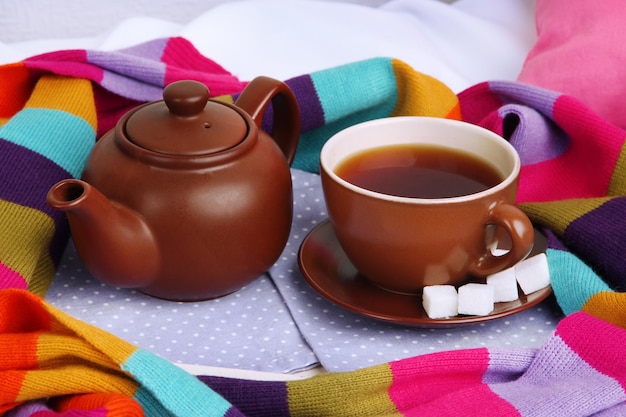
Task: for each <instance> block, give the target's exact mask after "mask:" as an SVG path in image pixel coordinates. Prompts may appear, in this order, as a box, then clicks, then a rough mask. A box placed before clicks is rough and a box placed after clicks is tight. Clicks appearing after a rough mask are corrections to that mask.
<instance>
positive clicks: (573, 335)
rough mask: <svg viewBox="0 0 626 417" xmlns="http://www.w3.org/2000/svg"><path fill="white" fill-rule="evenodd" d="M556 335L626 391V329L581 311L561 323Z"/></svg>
mask: <svg viewBox="0 0 626 417" xmlns="http://www.w3.org/2000/svg"><path fill="white" fill-rule="evenodd" d="M556 335H557V336H559V337H560V338H561V340H563V342H564V343H565V344H567V346H568V347H569V348H570V349H571V350H573V351H574V352H575V353H576V354H577V355H578V357H580V358H581V359H582V360H584V361H585V362H587V363H588V364H589V365H590V366H592V367H593V368H594V369H595V370H596V371H598V372H599V373H601V374H604V375H607V376H609V377H611V378H613V379H614V380H616V381H617V382H618V383H619V384H620V385H621V386H622V387H623V388H624V390H626V361H624V346H626V331H624V329H623V328H621V327H617V326H615V325H613V324H610V323H608V322H605V321H603V320H600V319H598V318H596V317H594V316H592V315H590V314H587V313H583V312H578V313H574V314H572V315H570V316H568V319H567V320H563V321H561V322H560V323H559V326H558V328H557V332H556ZM581 335H593V337H581ZM625 396H626V394H625Z"/></svg>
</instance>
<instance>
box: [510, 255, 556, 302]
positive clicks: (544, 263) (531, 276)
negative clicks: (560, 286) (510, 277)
mask: <svg viewBox="0 0 626 417" xmlns="http://www.w3.org/2000/svg"><path fill="white" fill-rule="evenodd" d="M515 276H516V277H517V282H518V283H519V286H520V288H521V289H522V291H523V292H524V294H530V293H533V292H535V291H538V290H540V289H542V288H545V287H547V286H548V285H550V271H549V270H548V258H547V256H546V254H545V253H540V254H539V255H535V256H533V257H531V258H528V259H525V260H524V261H522V262H520V263H518V264H517V265H515Z"/></svg>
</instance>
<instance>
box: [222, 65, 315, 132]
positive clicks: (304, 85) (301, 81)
mask: <svg viewBox="0 0 626 417" xmlns="http://www.w3.org/2000/svg"><path fill="white" fill-rule="evenodd" d="M285 84H287V85H288V86H289V88H290V89H291V91H293V93H294V95H295V96H296V100H297V101H298V107H299V108H300V121H301V125H300V131H301V132H303V133H304V132H308V131H310V130H313V129H316V128H318V127H321V126H323V125H324V123H325V120H324V110H323V109H322V104H321V103H320V100H319V98H318V96H317V92H316V91H315V87H314V85H313V81H312V80H311V77H310V76H309V75H301V76H298V77H295V78H291V79H289V80H287V81H285ZM238 97H239V94H233V100H234V101H236V100H237V98H238ZM273 123H274V112H273V110H272V106H271V105H270V106H268V108H267V109H266V111H265V114H264V115H263V124H262V128H263V130H264V131H266V132H271V129H272V124H273Z"/></svg>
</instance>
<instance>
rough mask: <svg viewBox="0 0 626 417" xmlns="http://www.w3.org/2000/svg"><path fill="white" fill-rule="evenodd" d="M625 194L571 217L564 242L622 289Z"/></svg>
mask: <svg viewBox="0 0 626 417" xmlns="http://www.w3.org/2000/svg"><path fill="white" fill-rule="evenodd" d="M625 214H626V197H615V198H613V199H611V200H609V201H607V202H606V203H604V204H602V205H601V206H600V207H598V208H596V209H594V210H592V211H590V212H588V213H586V214H585V215H583V216H581V217H579V218H578V219H576V220H574V221H573V222H572V223H570V225H569V226H568V227H567V229H565V235H564V238H563V239H564V242H565V244H567V246H568V247H569V248H570V249H571V250H572V251H573V252H574V253H577V254H579V256H580V257H581V258H582V259H583V260H584V261H586V262H587V263H588V264H589V265H590V266H591V267H592V268H594V269H595V270H596V272H598V273H599V274H600V275H601V276H602V277H603V278H605V279H606V280H607V282H608V283H609V285H611V286H612V287H613V288H614V289H616V290H618V291H626V257H625V256H624V248H626V215H625Z"/></svg>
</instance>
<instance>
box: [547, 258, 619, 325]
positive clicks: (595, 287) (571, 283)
mask: <svg viewBox="0 0 626 417" xmlns="http://www.w3.org/2000/svg"><path fill="white" fill-rule="evenodd" d="M546 255H547V257H548V268H549V269H550V281H551V284H552V290H553V291H554V294H555V296H556V300H557V302H558V303H559V306H560V307H561V309H562V310H563V312H564V313H565V314H571V313H574V312H576V311H579V310H580V309H581V308H582V307H583V306H584V305H585V303H586V302H587V300H589V298H590V297H591V296H592V295H594V294H596V293H598V292H600V291H612V290H611V288H610V287H609V286H608V285H607V284H606V282H604V281H603V280H602V278H600V277H599V276H598V275H597V274H596V273H595V272H593V270H592V269H591V268H590V267H589V266H588V265H587V264H585V263H584V262H583V261H581V260H580V259H579V258H578V257H576V256H575V255H573V254H571V253H570V252H566V251H562V250H558V249H548V250H547V251H546Z"/></svg>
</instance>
